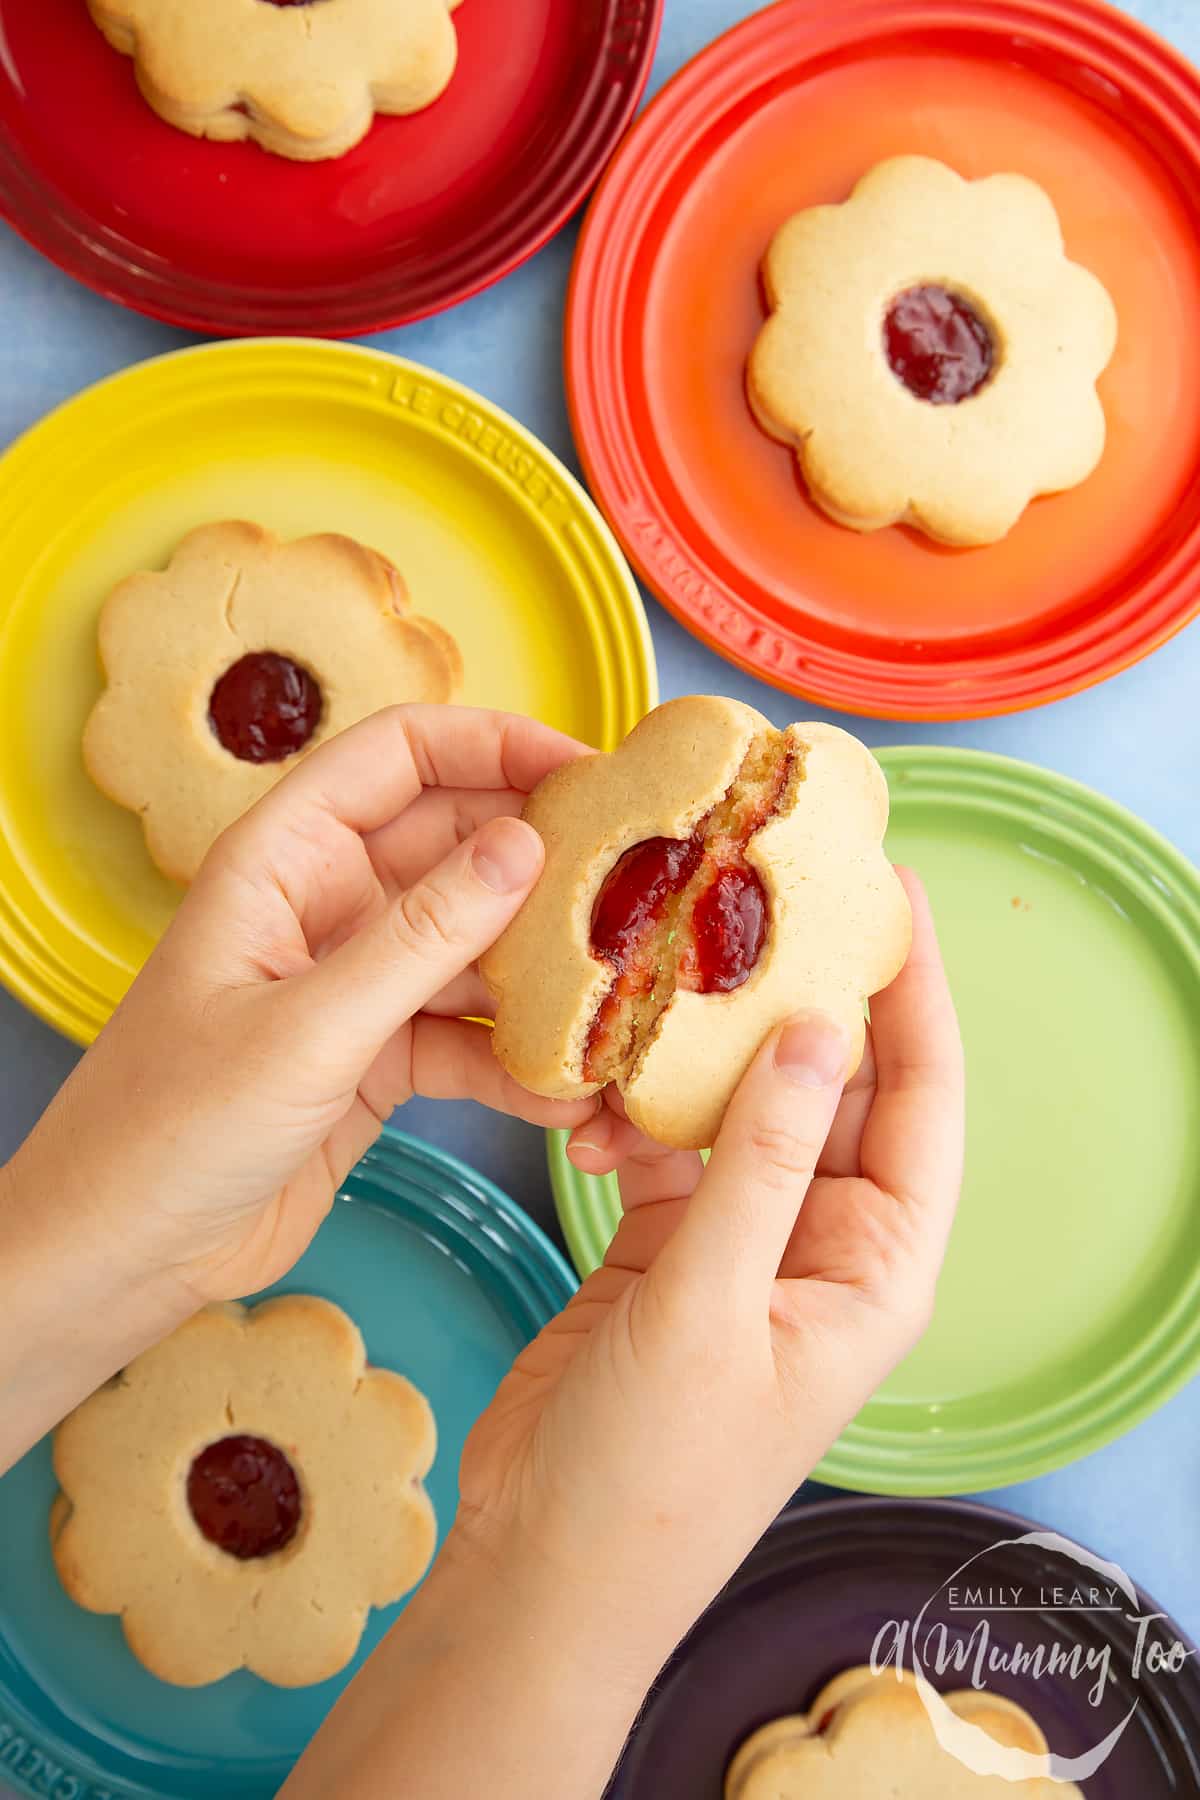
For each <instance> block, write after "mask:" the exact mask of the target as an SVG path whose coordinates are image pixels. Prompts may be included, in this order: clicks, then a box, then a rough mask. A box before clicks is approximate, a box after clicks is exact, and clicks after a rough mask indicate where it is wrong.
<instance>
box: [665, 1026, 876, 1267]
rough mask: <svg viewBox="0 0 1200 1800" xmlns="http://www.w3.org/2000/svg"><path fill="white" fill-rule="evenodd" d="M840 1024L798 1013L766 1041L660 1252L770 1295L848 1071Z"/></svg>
mask: <svg viewBox="0 0 1200 1800" xmlns="http://www.w3.org/2000/svg"><path fill="white" fill-rule="evenodd" d="M850 1054H851V1052H850V1045H849V1043H848V1042H847V1039H846V1034H845V1032H844V1031H843V1030H842V1028H841V1026H840V1025H839V1024H838V1023H837V1022H836V1020H834V1019H831V1018H829V1017H828V1016H827V1015H826V1014H825V1013H820V1012H811V1013H801V1014H798V1015H797V1016H796V1017H795V1018H793V1019H790V1020H788V1022H787V1023H786V1024H784V1025H783V1026H781V1027H780V1028H779V1030H778V1031H776V1032H774V1033H772V1035H771V1037H769V1038H768V1039H767V1042H766V1043H765V1044H764V1045H763V1047H762V1049H761V1050H760V1051H759V1053H758V1055H757V1056H756V1057H755V1059H754V1061H753V1062H752V1063H751V1065H750V1068H749V1069H748V1070H747V1072H746V1074H745V1076H744V1077H743V1079H742V1083H741V1085H740V1087H739V1088H738V1090H737V1093H736V1094H735V1095H734V1097H733V1100H732V1101H731V1102H730V1106H729V1110H728V1112H727V1113H726V1115H725V1120H724V1123H723V1124H722V1126H721V1130H720V1134H719V1135H718V1138H717V1141H716V1144H715V1145H714V1146H713V1153H712V1158H711V1160H710V1162H709V1165H708V1168H707V1169H706V1170H705V1173H704V1176H703V1178H702V1179H701V1181H700V1184H699V1186H698V1187H697V1189H696V1191H695V1193H694V1194H693V1196H692V1199H691V1201H690V1203H689V1205H688V1209H687V1212H686V1214H685V1216H684V1219H683V1222H682V1223H681V1225H680V1227H679V1229H678V1231H677V1232H676V1233H675V1236H674V1237H673V1238H672V1240H671V1242H670V1244H669V1245H668V1246H667V1250H666V1251H665V1252H664V1255H665V1256H667V1257H668V1258H669V1259H670V1261H671V1262H674V1263H675V1265H676V1268H677V1269H679V1270H682V1269H684V1268H686V1269H687V1271H688V1273H689V1274H690V1275H692V1276H693V1277H697V1278H699V1279H700V1280H702V1281H703V1282H705V1284H706V1285H708V1284H714V1283H720V1284H722V1285H724V1286H726V1287H728V1286H730V1285H734V1286H741V1287H750V1288H760V1287H761V1288H763V1289H769V1288H770V1285H771V1283H772V1282H773V1281H774V1279H775V1277H776V1276H777V1275H778V1273H779V1264H780V1262H781V1260H782V1258H783V1253H784V1251H785V1250H786V1249H787V1245H788V1240H789V1238H790V1237H791V1235H792V1232H793V1230H794V1229H795V1225H796V1220H797V1218H798V1216H799V1213H800V1208H801V1206H802V1205H803V1204H804V1196H805V1195H806V1194H807V1192H808V1189H809V1186H810V1184H811V1182H812V1178H813V1173H814V1171H815V1169H816V1166H817V1160H818V1158H819V1157H820V1154H821V1151H822V1149H823V1148H824V1145H825V1140H826V1138H827V1137H828V1135H829V1130H830V1127H831V1126H832V1124H833V1119H834V1114H835V1113H836V1112H837V1107H838V1102H839V1100H840V1099H841V1096H842V1088H843V1087H844V1085H845V1082H846V1077H847V1074H848V1072H849V1061H850Z"/></svg>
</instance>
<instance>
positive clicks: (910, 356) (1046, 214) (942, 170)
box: [748, 156, 1117, 546]
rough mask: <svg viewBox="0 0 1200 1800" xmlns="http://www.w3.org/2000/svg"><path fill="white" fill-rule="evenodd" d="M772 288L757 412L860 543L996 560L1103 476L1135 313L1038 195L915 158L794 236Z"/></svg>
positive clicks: (756, 377) (809, 216) (773, 254)
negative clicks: (1072, 250)
mask: <svg viewBox="0 0 1200 1800" xmlns="http://www.w3.org/2000/svg"><path fill="white" fill-rule="evenodd" d="M763 280H764V285H765V288H766V295H767V303H768V306H769V309H770V317H769V318H768V320H767V323H766V324H765V325H764V326H763V328H762V331H761V333H760V334H759V337H758V340H757V342H756V344H755V346H754V349H753V351H752V353H751V356H750V364H749V373H748V392H749V397H750V403H751V406H752V407H753V409H754V412H755V414H756V415H757V417H758V419H759V421H760V423H761V424H762V425H763V426H764V427H765V429H766V430H767V431H769V432H770V433H771V435H772V436H773V437H777V438H780V439H782V440H783V441H784V442H785V443H788V444H791V445H793V446H794V447H795V450H796V455H797V457H798V458H799V462H800V467H801V469H802V471H803V474H804V479H805V481H806V483H807V485H808V489H809V492H810V493H811V495H812V497H813V499H814V500H815V501H816V502H817V504H818V505H819V506H820V507H822V508H823V509H824V510H825V512H827V513H828V514H829V515H830V517H831V518H833V519H836V520H837V521H838V522H839V523H840V524H843V525H849V526H851V527H853V529H854V530H856V531H876V530H878V529H880V527H882V526H885V525H895V524H899V523H903V524H907V525H913V526H915V527H917V529H919V530H920V531H923V532H925V533H926V534H927V535H928V536H930V537H933V538H937V539H939V540H940V541H941V542H943V543H946V544H956V545H962V546H967V545H974V544H989V543H992V542H994V541H995V540H996V539H998V538H1002V537H1003V536H1004V535H1005V534H1006V532H1008V531H1009V530H1010V529H1011V528H1012V526H1013V525H1015V524H1016V522H1017V520H1018V519H1019V518H1020V516H1021V514H1022V513H1023V512H1024V510H1025V508H1026V507H1027V506H1028V505H1029V503H1030V501H1031V500H1033V499H1034V498H1035V496H1037V495H1039V494H1049V493H1057V492H1060V491H1061V490H1063V489H1065V488H1072V487H1076V486H1077V485H1078V484H1079V483H1080V482H1082V481H1084V480H1086V479H1087V477H1088V476H1089V475H1090V474H1091V473H1092V471H1093V469H1094V468H1095V467H1096V465H1097V463H1098V462H1099V461H1100V458H1101V456H1102V454H1103V451H1104V440H1105V419H1104V409H1103V407H1102V405H1101V403H1100V398H1099V395H1098V394H1097V392H1096V382H1097V379H1098V378H1099V376H1100V375H1101V373H1102V372H1103V370H1104V369H1105V367H1106V366H1107V364H1108V362H1109V360H1110V358H1111V356H1112V353H1113V350H1114V348H1115V346H1116V341H1117V317H1116V312H1115V310H1114V308H1113V303H1112V300H1111V299H1110V298H1109V295H1108V293H1107V291H1106V289H1105V288H1104V287H1102V286H1101V284H1100V282H1099V281H1098V280H1097V279H1096V277H1095V276H1094V275H1092V274H1091V273H1089V271H1088V270H1087V269H1083V268H1080V267H1079V265H1078V264H1077V263H1073V262H1069V261H1068V259H1067V257H1066V255H1065V253H1064V250H1063V239H1062V231H1061V228H1060V226H1059V222H1058V216H1057V214H1056V212H1055V210H1054V206H1053V204H1052V203H1051V201H1050V199H1049V197H1048V196H1047V195H1046V193H1045V192H1044V191H1043V190H1042V189H1041V188H1040V187H1038V186H1037V185H1036V183H1034V182H1032V181H1029V180H1027V179H1026V178H1025V177H1024V176H1021V175H989V176H988V177H986V178H985V179H984V180H981V181H964V180H963V179H962V178H961V177H960V176H959V175H957V174H956V173H955V172H954V170H953V169H949V168H947V167H946V165H945V164H944V163H940V162H934V161H932V160H931V159H930V158H928V157H924V156H899V157H895V158H893V159H892V160H891V161H889V162H884V163H880V164H878V166H877V167H876V168H874V169H872V170H871V172H870V173H869V174H868V175H866V176H864V177H863V179H862V180H861V181H860V182H859V184H858V186H857V187H856V188H855V190H854V192H853V194H852V195H851V197H850V199H849V200H847V201H846V202H845V204H844V205H841V206H814V207H810V208H809V209H808V211H806V212H802V213H797V214H796V215H795V217H794V218H791V219H789V220H788V221H787V223H786V224H785V225H783V226H782V227H781V229H780V230H779V231H778V232H777V233H776V235H775V238H774V240H773V241H772V243H771V246H770V248H769V250H768V251H767V255H766V260H765V262H764V264H763Z"/></svg>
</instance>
